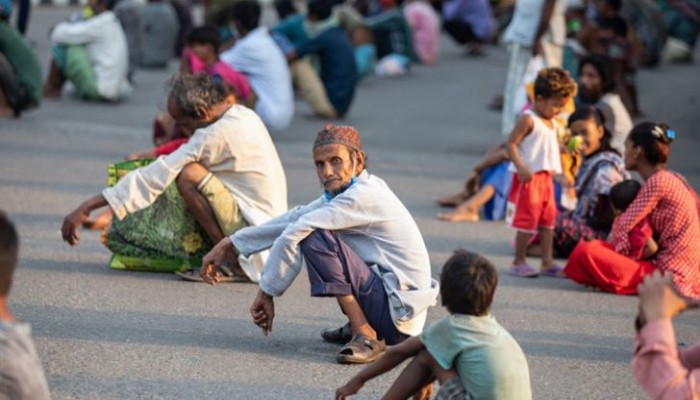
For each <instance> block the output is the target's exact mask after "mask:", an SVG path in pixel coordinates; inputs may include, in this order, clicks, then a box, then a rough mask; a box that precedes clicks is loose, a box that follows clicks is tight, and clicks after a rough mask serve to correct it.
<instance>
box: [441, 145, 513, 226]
mask: <svg viewBox="0 0 700 400" xmlns="http://www.w3.org/2000/svg"><path fill="white" fill-rule="evenodd" d="M509 163H510V157H509V156H508V151H507V150H506V142H500V143H498V144H497V145H495V146H493V147H491V148H490V149H489V150H488V151H487V152H486V154H485V155H484V157H483V158H482V159H481V161H480V162H479V163H478V164H477V165H476V166H475V167H474V168H472V170H471V171H470V172H469V175H468V176H467V180H466V182H465V184H464V189H463V190H462V191H460V192H459V193H456V194H453V195H451V196H447V197H443V198H439V199H437V200H435V201H436V202H437V203H438V204H439V205H441V206H443V207H455V209H454V210H452V211H449V212H444V213H439V214H438V215H437V217H438V218H439V219H441V220H443V221H451V222H478V221H479V210H480V209H481V207H484V215H485V217H486V219H490V220H498V219H503V218H505V211H506V203H507V201H508V192H509V190H510V181H511V179H512V178H511V175H512V173H511V172H509V171H508V164H509Z"/></svg>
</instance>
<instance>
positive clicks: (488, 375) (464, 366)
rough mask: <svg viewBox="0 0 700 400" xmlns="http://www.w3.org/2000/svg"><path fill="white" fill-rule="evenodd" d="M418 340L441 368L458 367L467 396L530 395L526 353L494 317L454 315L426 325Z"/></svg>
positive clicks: (517, 398)
mask: <svg viewBox="0 0 700 400" xmlns="http://www.w3.org/2000/svg"><path fill="white" fill-rule="evenodd" d="M420 340H421V342H422V343H423V345H424V346H425V348H426V349H427V350H428V352H429V353H430V355H431V356H433V358H434V359H435V360H436V361H437V362H438V364H440V366H441V367H443V368H445V369H450V368H452V367H453V366H455V367H456V368H457V372H458V373H459V377H460V380H461V381H462V384H463V385H464V387H465V388H466V390H467V399H498V400H509V399H512V400H528V399H531V398H532V392H531V388H530V372H529V369H528V366H527V360H526V359H525V354H523V351H522V349H521V348H520V346H519V345H518V343H517V342H516V341H515V339H513V337H512V336H511V335H510V333H508V331H507V330H505V328H503V327H502V326H501V325H500V324H499V323H498V321H496V319H495V318H494V317H493V316H491V315H487V316H483V317H474V316H471V315H464V314H453V315H450V316H447V317H445V318H443V319H441V320H439V321H436V322H434V323H432V324H431V325H430V326H428V328H427V329H426V330H425V331H424V332H423V333H422V334H421V336H420Z"/></svg>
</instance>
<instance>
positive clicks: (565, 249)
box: [554, 106, 629, 257]
mask: <svg viewBox="0 0 700 400" xmlns="http://www.w3.org/2000/svg"><path fill="white" fill-rule="evenodd" d="M569 129H571V133H572V135H574V136H580V137H581V139H582V145H581V148H580V149H579V151H581V152H582V154H583V157H584V160H583V164H582V165H581V169H580V170H579V171H578V174H577V175H576V181H575V183H574V189H575V191H576V198H577V199H578V201H577V204H576V208H575V209H574V210H573V211H571V212H568V213H561V214H559V216H558V218H557V224H556V226H555V230H554V250H555V253H556V255H557V256H560V257H568V256H569V254H571V251H572V250H573V249H574V247H575V246H576V244H577V243H578V241H579V240H581V239H584V240H591V239H605V238H606V237H607V236H608V234H609V233H610V229H611V228H612V223H613V220H614V218H615V216H614V215H613V210H612V207H611V206H610V201H609V200H608V194H609V192H610V188H611V187H612V186H614V185H615V184H616V183H618V182H620V181H622V180H624V179H628V178H629V173H628V172H627V171H626V170H625V166H624V161H623V159H622V156H621V155H620V153H619V152H618V151H617V150H615V149H614V148H613V147H612V146H611V141H612V134H611V132H610V131H608V130H607V129H606V128H605V118H604V117H603V114H602V113H601V111H600V110H599V109H597V108H595V107H593V106H584V107H579V108H578V109H577V110H576V111H575V112H574V113H573V114H572V115H571V117H569Z"/></svg>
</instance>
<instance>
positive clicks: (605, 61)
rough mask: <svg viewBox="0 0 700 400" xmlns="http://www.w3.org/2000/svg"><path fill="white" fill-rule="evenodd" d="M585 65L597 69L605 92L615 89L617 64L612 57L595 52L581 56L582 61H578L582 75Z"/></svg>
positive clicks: (579, 71) (579, 72)
mask: <svg viewBox="0 0 700 400" xmlns="http://www.w3.org/2000/svg"><path fill="white" fill-rule="evenodd" d="M584 65H590V66H591V67H593V69H595V70H596V72H597V73H598V76H600V82H601V86H602V87H603V93H612V92H613V91H615V64H614V63H613V60H612V59H611V58H610V57H608V56H607V55H604V54H594V55H590V56H585V57H583V58H581V61H579V63H578V74H579V75H581V70H582V69H583V66H584Z"/></svg>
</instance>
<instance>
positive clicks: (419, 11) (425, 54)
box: [403, 0, 440, 64]
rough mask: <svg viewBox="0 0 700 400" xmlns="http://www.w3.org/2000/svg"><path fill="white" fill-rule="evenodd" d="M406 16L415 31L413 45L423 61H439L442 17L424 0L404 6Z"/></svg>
mask: <svg viewBox="0 0 700 400" xmlns="http://www.w3.org/2000/svg"><path fill="white" fill-rule="evenodd" d="M403 13H404V17H405V18H406V21H408V25H409V26H410V27H411V32H413V47H414V49H415V51H416V53H417V54H418V57H419V58H420V60H421V62H423V63H425V64H434V63H435V62H436V61H437V55H438V48H439V46H438V43H439V39H440V19H439V17H438V15H437V13H436V12H435V10H433V8H432V7H431V6H430V5H429V4H428V3H427V2H424V1H422V0H413V1H411V2H409V3H407V4H406V5H405V6H404V8H403Z"/></svg>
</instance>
